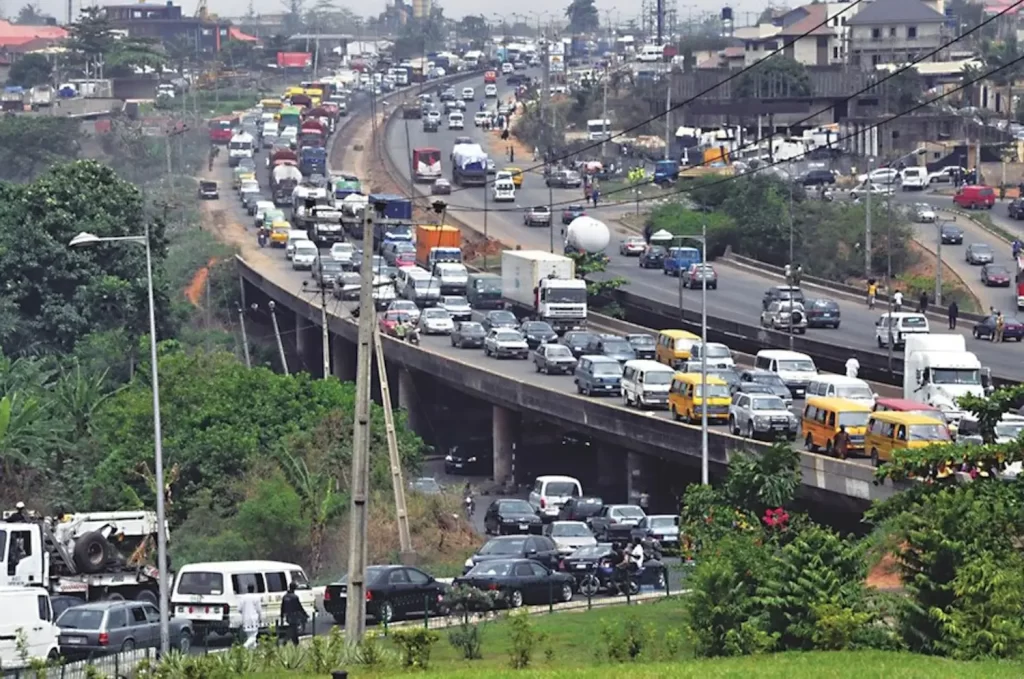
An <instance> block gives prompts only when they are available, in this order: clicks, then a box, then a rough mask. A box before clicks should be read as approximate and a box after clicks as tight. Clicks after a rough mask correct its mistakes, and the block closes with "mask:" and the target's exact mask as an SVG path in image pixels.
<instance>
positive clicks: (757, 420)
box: [754, 415, 768, 424]
mask: <svg viewBox="0 0 1024 679" xmlns="http://www.w3.org/2000/svg"><path fill="white" fill-rule="evenodd" d="M754 423H755V424H768V418H767V417H763V416H761V415H755V416H754Z"/></svg>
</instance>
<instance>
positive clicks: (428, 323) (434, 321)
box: [419, 307, 455, 335]
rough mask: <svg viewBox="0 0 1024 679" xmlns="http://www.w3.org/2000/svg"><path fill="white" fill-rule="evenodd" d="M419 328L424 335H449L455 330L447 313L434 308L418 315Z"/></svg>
mask: <svg viewBox="0 0 1024 679" xmlns="http://www.w3.org/2000/svg"><path fill="white" fill-rule="evenodd" d="M419 326H420V331H421V332H422V333H423V334H424V335H449V334H451V331H452V330H454V329H455V323H454V322H453V321H452V317H451V316H450V315H448V312H447V311H445V310H444V309H438V308H436V307H435V308H433V309H426V310H425V311H424V312H423V313H422V314H420V322H419Z"/></svg>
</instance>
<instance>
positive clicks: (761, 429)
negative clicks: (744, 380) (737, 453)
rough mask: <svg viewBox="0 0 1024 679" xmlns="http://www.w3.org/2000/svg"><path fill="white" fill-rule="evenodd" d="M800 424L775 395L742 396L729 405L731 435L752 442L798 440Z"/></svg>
mask: <svg viewBox="0 0 1024 679" xmlns="http://www.w3.org/2000/svg"><path fill="white" fill-rule="evenodd" d="M799 427H800V421H799V420H798V419H797V417H796V415H794V414H793V413H791V412H790V411H789V409H788V408H786V402H785V401H783V400H782V399H781V398H779V397H778V396H776V395H775V394H746V393H743V392H739V393H737V394H735V395H734V396H733V397H732V403H731V404H730V405H729V431H731V432H732V433H733V434H735V435H736V436H741V435H744V436H747V437H749V438H757V437H759V436H760V437H764V438H770V439H774V438H778V437H780V436H785V437H786V438H788V439H790V440H793V439H794V438H795V437H796V432H797V429H798V428H799Z"/></svg>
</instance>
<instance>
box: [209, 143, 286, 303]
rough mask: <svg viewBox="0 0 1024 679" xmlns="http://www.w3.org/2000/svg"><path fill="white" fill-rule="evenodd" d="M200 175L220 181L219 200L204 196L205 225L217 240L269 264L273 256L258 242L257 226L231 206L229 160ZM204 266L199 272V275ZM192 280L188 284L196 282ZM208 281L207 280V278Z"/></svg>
mask: <svg viewBox="0 0 1024 679" xmlns="http://www.w3.org/2000/svg"><path fill="white" fill-rule="evenodd" d="M199 179H212V180H214V181H216V182H217V183H218V184H219V185H220V198H219V199H218V200H204V201H202V202H201V203H200V219H201V220H202V222H203V228H204V229H206V230H208V231H209V232H210V233H212V234H213V235H214V236H215V237H216V238H217V239H218V240H220V241H221V242H223V243H226V244H228V245H231V246H233V247H236V248H238V251H239V253H240V254H241V255H242V257H243V258H244V259H245V260H246V261H249V262H253V263H254V264H256V265H258V266H259V265H263V264H269V263H270V262H272V261H273V260H271V258H270V257H268V256H267V255H266V253H264V252H263V249H262V248H260V246H259V244H258V243H257V242H256V229H255V227H253V226H252V225H251V224H247V223H243V222H241V221H240V216H239V213H238V211H237V210H234V209H232V204H231V201H232V200H233V199H234V194H233V193H232V189H231V169H230V168H229V167H228V165H227V161H226V160H225V161H223V162H218V163H214V166H213V171H212V172H210V171H208V170H203V171H202V173H201V174H200V176H199ZM201 273H202V270H200V272H198V273H197V274H196V276H197V277H198V276H199V275H200V274H201ZM195 283H196V281H195V280H193V281H192V284H191V285H190V286H189V288H190V289H191V288H192V285H195ZM204 284H205V281H204Z"/></svg>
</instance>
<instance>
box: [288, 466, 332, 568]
mask: <svg viewBox="0 0 1024 679" xmlns="http://www.w3.org/2000/svg"><path fill="white" fill-rule="evenodd" d="M277 459H278V463H279V464H280V465H281V470H282V471H283V472H284V475H285V478H286V479H288V483H289V484H291V486H292V488H294V489H295V492H296V493H298V495H299V497H300V498H301V499H302V510H303V513H304V514H305V517H306V520H307V521H308V522H309V551H310V555H309V561H310V570H311V574H312V575H313V576H314V577H316V575H317V574H318V573H319V572H320V567H321V566H322V564H323V550H324V539H325V537H326V534H327V524H328V522H330V520H331V519H333V518H334V517H335V516H337V515H338V513H339V512H340V511H341V509H342V508H343V506H344V504H343V502H342V499H343V498H342V496H341V493H339V492H338V485H337V482H336V480H335V478H334V476H333V475H332V474H331V472H330V471H329V470H330V467H329V466H328V465H327V464H326V459H325V460H324V463H325V464H323V465H314V467H315V468H314V469H313V470H311V469H310V467H309V465H307V464H306V460H304V459H303V458H301V457H297V456H295V455H292V454H291V453H289V452H287V451H284V450H282V451H280V452H279V453H278V457H277Z"/></svg>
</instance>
